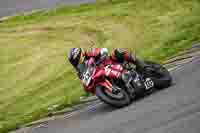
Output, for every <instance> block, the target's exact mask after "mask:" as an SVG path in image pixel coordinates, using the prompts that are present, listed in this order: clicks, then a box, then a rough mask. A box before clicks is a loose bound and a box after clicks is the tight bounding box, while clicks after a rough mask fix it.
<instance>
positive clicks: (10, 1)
mask: <svg viewBox="0 0 200 133" xmlns="http://www.w3.org/2000/svg"><path fill="white" fill-rule="evenodd" d="M95 1H96V0H0V17H5V16H10V15H16V14H18V13H22V12H28V11H32V10H37V9H49V8H53V7H55V6H58V5H63V4H68V5H69V4H70V5H73V4H81V3H91V2H95Z"/></svg>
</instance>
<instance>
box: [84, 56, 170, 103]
mask: <svg viewBox="0 0 200 133" xmlns="http://www.w3.org/2000/svg"><path fill="white" fill-rule="evenodd" d="M94 62H95V61H94V59H93V58H90V59H89V60H87V61H84V63H83V67H82V72H81V77H82V78H81V81H82V84H83V86H84V88H85V89H86V90H87V91H88V92H90V93H92V94H94V95H96V96H97V97H98V98H99V99H100V100H101V101H103V102H104V103H107V104H109V105H111V106H114V107H124V106H127V105H129V104H130V103H131V102H132V101H133V99H135V98H136V97H137V96H138V95H140V94H143V93H145V92H149V91H151V90H153V88H156V89H162V88H167V87H169V86H170V85H171V82H172V77H171V75H170V73H169V72H168V70H167V69H166V68H164V67H163V66H162V65H160V64H157V63H154V62H151V61H146V62H145V63H146V64H147V67H146V69H145V70H137V68H135V67H134V65H131V64H130V63H126V64H120V63H113V62H111V61H109V60H108V62H107V63H102V64H101V63H94ZM122 74H123V75H124V78H127V77H128V76H130V77H129V78H128V79H129V80H127V82H124V80H121V79H118V78H114V77H119V76H120V75H122Z"/></svg>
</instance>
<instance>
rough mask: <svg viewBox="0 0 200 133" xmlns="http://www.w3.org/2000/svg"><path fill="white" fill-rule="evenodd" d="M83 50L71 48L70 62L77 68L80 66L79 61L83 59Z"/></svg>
mask: <svg viewBox="0 0 200 133" xmlns="http://www.w3.org/2000/svg"><path fill="white" fill-rule="evenodd" d="M81 53H82V49H81V48H71V49H70V51H69V53H68V60H69V62H70V63H71V64H72V65H73V66H74V67H76V66H77V65H78V64H79V61H80V59H81Z"/></svg>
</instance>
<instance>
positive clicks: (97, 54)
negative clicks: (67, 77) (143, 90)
mask: <svg viewBox="0 0 200 133" xmlns="http://www.w3.org/2000/svg"><path fill="white" fill-rule="evenodd" d="M82 57H83V58H82ZM90 57H94V58H95V60H96V61H101V60H104V59H105V58H107V57H108V58H110V59H111V60H113V61H114V62H117V63H124V62H125V61H127V62H130V63H133V64H135V66H136V68H137V69H141V70H142V69H144V67H145V63H144V62H143V61H142V60H140V59H139V58H136V56H135V55H134V54H133V53H132V52H130V51H129V50H128V49H123V48H118V49H114V50H113V51H112V54H111V55H110V56H109V55H108V49H107V48H91V49H89V50H87V51H83V50H82V49H81V48H71V49H70V52H69V53H68V60H69V62H70V63H71V64H72V65H73V67H74V68H75V69H76V71H77V72H78V76H79V78H80V79H81V72H80V69H81V68H80V67H81V64H82V62H83V61H84V60H85V59H86V60H87V59H89V58H90ZM132 76H133V73H132V75H131V74H128V73H127V74H122V75H121V77H119V78H121V79H122V80H123V81H124V82H126V83H130V82H131V81H130V78H131V77H132ZM127 87H129V88H130V87H131V86H130V85H129V84H127ZM140 87H141V86H140Z"/></svg>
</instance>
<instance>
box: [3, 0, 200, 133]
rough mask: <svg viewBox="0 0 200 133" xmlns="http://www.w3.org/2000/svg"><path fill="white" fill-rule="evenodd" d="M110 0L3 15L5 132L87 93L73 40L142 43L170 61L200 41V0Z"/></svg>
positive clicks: (141, 48) (144, 51)
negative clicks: (70, 57)
mask: <svg viewBox="0 0 200 133" xmlns="http://www.w3.org/2000/svg"><path fill="white" fill-rule="evenodd" d="M99 1H101V0H99ZM103 1H104V2H98V3H95V4H83V5H80V6H64V7H59V8H57V9H55V10H51V11H40V12H36V13H33V14H31V15H27V16H23V15H21V16H16V17H12V18H10V19H8V20H4V21H0V64H1V65H0V70H1V71H0V132H6V131H8V130H10V129H15V128H16V127H18V126H19V125H22V124H24V123H27V122H30V121H33V120H36V119H39V118H41V117H44V116H46V115H47V114H48V112H49V111H48V108H49V107H51V106H53V105H59V106H58V107H57V108H55V110H57V109H61V108H63V107H68V106H71V105H73V104H76V103H78V102H79V101H80V99H79V97H80V96H82V95H84V92H83V91H82V87H81V85H80V81H79V80H78V79H76V75H75V74H74V70H73V69H72V67H71V65H70V64H69V63H68V62H67V59H66V55H67V51H68V50H69V48H70V47H84V48H88V47H92V46H93V45H94V46H96V47H108V48H110V49H112V48H116V47H126V48H134V49H135V51H136V52H137V54H138V55H139V56H140V57H142V58H146V59H152V60H156V61H158V62H161V63H162V62H163V61H164V60H165V59H167V58H169V57H170V56H173V55H174V54H176V53H178V52H179V51H182V50H183V49H185V48H188V47H190V46H191V45H192V44H193V43H195V42H198V41H200V2H199V0H168V1H166V0H112V2H111V1H108V0H103Z"/></svg>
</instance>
